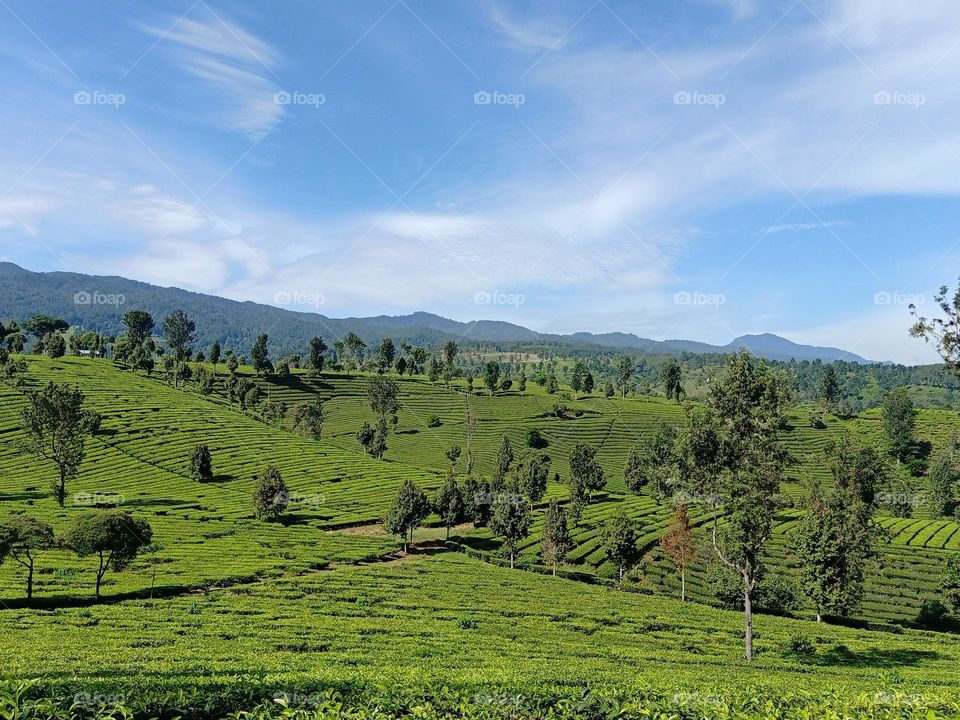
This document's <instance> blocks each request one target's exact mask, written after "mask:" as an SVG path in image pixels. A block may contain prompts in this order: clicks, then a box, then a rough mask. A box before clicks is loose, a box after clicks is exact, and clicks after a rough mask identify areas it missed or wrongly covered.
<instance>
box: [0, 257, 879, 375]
mask: <svg viewBox="0 0 960 720" xmlns="http://www.w3.org/2000/svg"><path fill="white" fill-rule="evenodd" d="M121 300H122V302H120V301H121ZM176 308H182V309H183V310H184V311H185V312H186V313H187V314H188V315H190V317H191V318H193V319H194V321H195V322H196V324H197V343H196V346H197V347H198V348H205V347H207V346H209V345H210V344H211V343H212V342H213V341H214V340H219V341H220V343H221V344H222V345H223V346H224V347H230V348H234V349H236V350H237V352H238V353H240V354H243V353H245V352H246V351H247V349H248V348H250V347H251V346H252V345H253V341H254V339H255V338H256V336H257V335H258V334H260V333H262V332H266V333H268V335H269V336H270V345H271V349H272V350H273V351H274V352H275V353H277V354H286V353H290V352H299V353H303V352H305V351H306V345H307V340H308V339H309V338H310V337H313V336H314V335H320V336H322V337H323V338H325V339H326V340H327V344H328V345H329V344H332V342H333V340H336V339H338V338H341V337H343V336H344V335H346V334H347V333H348V332H354V333H356V334H357V335H359V336H360V337H361V338H363V339H364V341H366V342H367V343H368V344H369V345H374V344H375V343H379V341H380V340H381V339H382V338H384V337H386V336H390V337H392V338H393V339H394V340H395V341H406V342H410V343H413V344H419V345H438V344H441V343H444V342H446V341H448V340H456V341H458V342H461V343H464V344H467V343H472V342H476V343H486V344H502V345H504V346H508V345H510V344H514V343H554V344H560V345H568V346H571V347H588V346H597V347H602V348H608V349H618V350H623V351H631V352H635V353H639V354H646V355H671V354H677V353H682V352H689V353H729V352H736V351H738V350H740V349H743V348H746V349H748V350H750V351H751V352H752V353H754V354H755V355H759V356H762V357H766V358H768V359H771V360H790V359H797V360H824V361H828V362H830V361H833V360H847V361H850V362H858V363H867V362H869V361H868V360H865V359H864V358H862V357H860V356H859V355H855V354H853V353H850V352H846V351H845V350H839V349H837V348H830V347H814V346H811V345H798V344H797V343H793V342H791V341H789V340H786V339H785V338H782V337H779V336H777V335H771V334H769V333H765V334H762V335H744V336H742V337H739V338H737V339H736V340H734V341H733V342H731V343H729V344H728V345H723V346H720V345H709V344H707V343H702V342H696V341H693V340H650V339H648V338H642V337H638V336H637V335H633V334H630V333H620V332H612V333H600V334H594V333H589V332H578V333H573V334H572V335H557V334H547V333H538V332H536V331H534V330H530V329H529V328H525V327H522V326H520V325H514V324H513V323H508V322H502V321H499V320H473V321H471V322H459V321H457V320H450V319H448V318H443V317H440V316H439V315H434V314H432V313H427V312H415V313H412V314H411V315H396V316H394V315H378V316H376V317H365V318H360V317H350V318H329V317H326V316H324V315H320V314H317V313H308V312H296V311H293V310H283V309H280V308H276V307H273V306H271V305H261V304H259V303H253V302H238V301H236V300H227V299H226V298H221V297H217V296H215V295H204V294H202V293H195V292H189V291H187V290H182V289H180V288H174V287H167V288H165V287H159V286H157V285H150V284H148V283H143V282H138V281H136V280H129V279H127V278H122V277H117V276H96V275H83V274H80V273H68V272H32V271H30V270H25V269H23V268H21V267H19V266H18V265H14V264H13V263H0V319H4V320H6V319H11V318H12V319H16V320H18V321H23V320H25V319H26V318H27V317H29V316H31V315H34V314H36V313H47V314H49V315H54V316H56V317H61V318H63V319H64V320H66V321H68V322H69V323H70V324H71V325H75V326H79V327H83V328H84V329H87V330H96V331H97V332H102V333H105V334H108V335H119V334H121V333H122V332H123V325H122V323H121V318H122V316H123V313H124V312H126V311H127V310H132V309H138V310H146V311H147V312H149V313H150V314H151V315H153V317H154V318H155V319H156V320H157V323H158V325H159V322H160V319H161V318H163V317H164V316H165V315H167V314H168V313H170V312H171V311H173V310H174V309H176ZM158 331H159V328H158Z"/></svg>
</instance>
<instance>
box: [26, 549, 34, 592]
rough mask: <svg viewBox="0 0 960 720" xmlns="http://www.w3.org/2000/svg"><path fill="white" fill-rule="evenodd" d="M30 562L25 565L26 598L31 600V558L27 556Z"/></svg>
mask: <svg viewBox="0 0 960 720" xmlns="http://www.w3.org/2000/svg"><path fill="white" fill-rule="evenodd" d="M27 557H28V559H29V561H30V564H29V565H27V600H28V601H29V600H33V558H32V557H29V556H27Z"/></svg>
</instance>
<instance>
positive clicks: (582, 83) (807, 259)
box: [0, 0, 960, 362]
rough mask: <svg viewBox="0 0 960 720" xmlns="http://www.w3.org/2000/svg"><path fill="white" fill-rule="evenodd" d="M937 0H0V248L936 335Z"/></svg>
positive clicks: (49, 263)
mask: <svg viewBox="0 0 960 720" xmlns="http://www.w3.org/2000/svg"><path fill="white" fill-rule="evenodd" d="M958 22H960V5H957V4H956V3H955V2H947V1H945V0H928V2H924V3H922V4H920V5H917V4H907V3H903V2H899V1H892V0H891V1H888V0H835V1H833V2H823V1H818V0H795V1H794V0H786V1H781V0H770V1H769V2H759V1H757V2H754V1H753V0H690V1H688V2H682V1H678V2H672V3H664V2H659V1H657V2H653V1H639V0H631V1H629V2H628V1H626V0H623V1H620V0H596V1H593V0H583V1H577V2H574V1H572V0H551V1H550V2H547V1H544V2H539V1H537V0H532V1H530V2H523V3H519V2H506V1H505V0H500V1H492V0H477V1H476V2H441V1H439V0H434V1H432V2H425V1H424V0H365V1H364V2H362V3H347V2H337V3H334V2H306V1H304V2H300V1H294V0H278V2H275V3H270V4H265V3H244V2H237V1H234V2H230V3H216V2H212V1H207V0H197V1H195V2H194V1H192V0H185V1H178V2H173V1H172V0H171V1H163V0H160V1H158V2H154V3H150V4H133V3H126V2H111V1H110V0H103V1H102V2H98V3H95V4H87V5H85V7H84V9H83V11H82V12H80V11H78V10H77V6H76V4H75V3H73V2H67V1H66V0H64V1H60V0H39V1H37V0H29V1H28V0H0V86H2V87H3V89H4V92H3V112H2V114H0V131H2V132H0V193H2V194H0V258H2V259H4V260H10V261H13V262H16V263H18V264H21V265H23V266H25V267H28V268H30V269H34V270H74V271H79V272H88V273H94V274H103V275H106V274H118V275H123V276H127V277H132V278H136V279H140V280H145V281H148V282H153V283H157V284H160V285H177V286H180V287H186V288H188V289H192V290H198V291H202V292H210V293H215V294H219V295H224V296H227V297H232V298H236V299H242V300H246V299H250V300H256V301H259V302H266V303H270V304H273V305H279V306H284V307H290V308H293V309H301V310H312V311H317V312H322V313H324V314H327V315H332V316H345V315H368V314H380V313H388V314H399V313H407V312H411V311H413V310H420V309H422V310H429V311H432V312H437V313H439V314H442V315H446V316H448V317H454V318H457V319H461V320H468V319H474V318H492V319H503V320H508V321H511V322H517V323H521V324H524V325H527V326H529V327H533V328H535V329H538V330H543V331H548V332H572V331H577V330H592V331H595V332H602V331H611V330H619V331H625V332H635V333H637V334H639V335H643V336H647V337H652V338H657V339H663V338H671V337H673V338H676V337H681V338H688V339H696V340H704V341H708V342H716V343H726V342H728V341H729V340H730V339H732V338H733V337H735V336H737V335H739V334H742V333H748V332H776V333H779V334H782V335H784V336H786V337H789V338H790V339H793V340H796V341H799V342H810V343H817V344H831V345H836V346H840V347H843V348H846V349H849V350H851V351H854V352H858V353H860V354H862V355H864V356H867V357H870V358H878V359H894V360H899V361H902V362H920V361H932V360H934V359H935V356H934V355H933V353H932V352H931V351H930V350H929V348H925V347H924V346H923V344H922V343H918V342H917V341H914V340H911V339H910V338H908V337H907V336H906V328H907V326H908V325H909V323H910V317H909V312H908V310H907V307H906V304H907V303H908V302H909V301H911V300H917V301H918V302H919V303H920V307H921V308H925V309H927V310H928V311H932V309H933V308H932V307H931V303H932V296H933V293H934V292H935V291H936V289H937V288H938V287H939V286H940V285H941V284H944V283H951V282H953V280H954V278H955V277H956V276H957V275H958V274H960V270H958V262H957V261H958V259H960V231H958V229H957V221H958V220H960V206H958V203H957V197H956V196H957V193H958V191H960V162H958V159H960V127H958V126H957V123H956V117H957V111H958V110H960V86H958V85H957V83H956V81H955V78H956V76H957V71H958V70H960V36H958V35H957V32H956V29H957V27H958ZM91 290H99V291H102V292H109V288H108V287H104V288H92V289H91Z"/></svg>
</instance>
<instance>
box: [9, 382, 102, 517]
mask: <svg viewBox="0 0 960 720" xmlns="http://www.w3.org/2000/svg"><path fill="white" fill-rule="evenodd" d="M83 401H84V395H83V393H82V392H80V390H77V389H70V388H69V387H67V386H65V385H57V384H56V383H54V382H51V383H49V384H48V385H47V386H46V387H45V388H44V389H43V390H37V391H34V392H31V393H29V394H28V395H27V404H26V406H25V407H24V408H23V410H22V411H21V418H20V424H21V427H22V428H23V429H24V430H25V431H26V436H27V444H28V447H29V448H30V450H31V451H32V452H34V453H35V454H37V455H39V456H40V457H43V458H46V459H47V460H50V461H51V462H53V464H54V465H56V467H57V480H56V481H55V482H54V485H53V494H54V496H55V497H56V499H57V504H58V505H60V507H63V504H64V501H65V500H66V497H67V481H68V480H70V479H72V478H74V477H75V476H76V474H77V471H78V470H79V468H80V463H81V462H83V445H84V437H85V435H86V433H87V424H86V422H85V419H84V410H83Z"/></svg>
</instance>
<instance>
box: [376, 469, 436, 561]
mask: <svg viewBox="0 0 960 720" xmlns="http://www.w3.org/2000/svg"><path fill="white" fill-rule="evenodd" d="M429 514H430V501H429V500H428V499H427V496H426V495H425V494H424V493H423V490H421V489H420V488H419V487H418V486H417V484H416V483H414V482H413V481H412V480H404V481H403V485H401V486H400V489H399V490H398V491H397V495H396V497H395V498H394V500H393V505H392V506H391V508H390V511H389V512H388V513H387V517H386V518H385V519H384V521H383V526H384V529H385V530H386V531H387V532H388V533H390V534H391V535H398V536H399V537H400V540H401V542H402V543H403V552H404V553H406V552H407V544H408V543H412V542H413V531H414V530H415V529H416V528H417V526H418V525H420V523H422V522H423V521H424V519H425V518H426V517H427V515H429Z"/></svg>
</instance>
